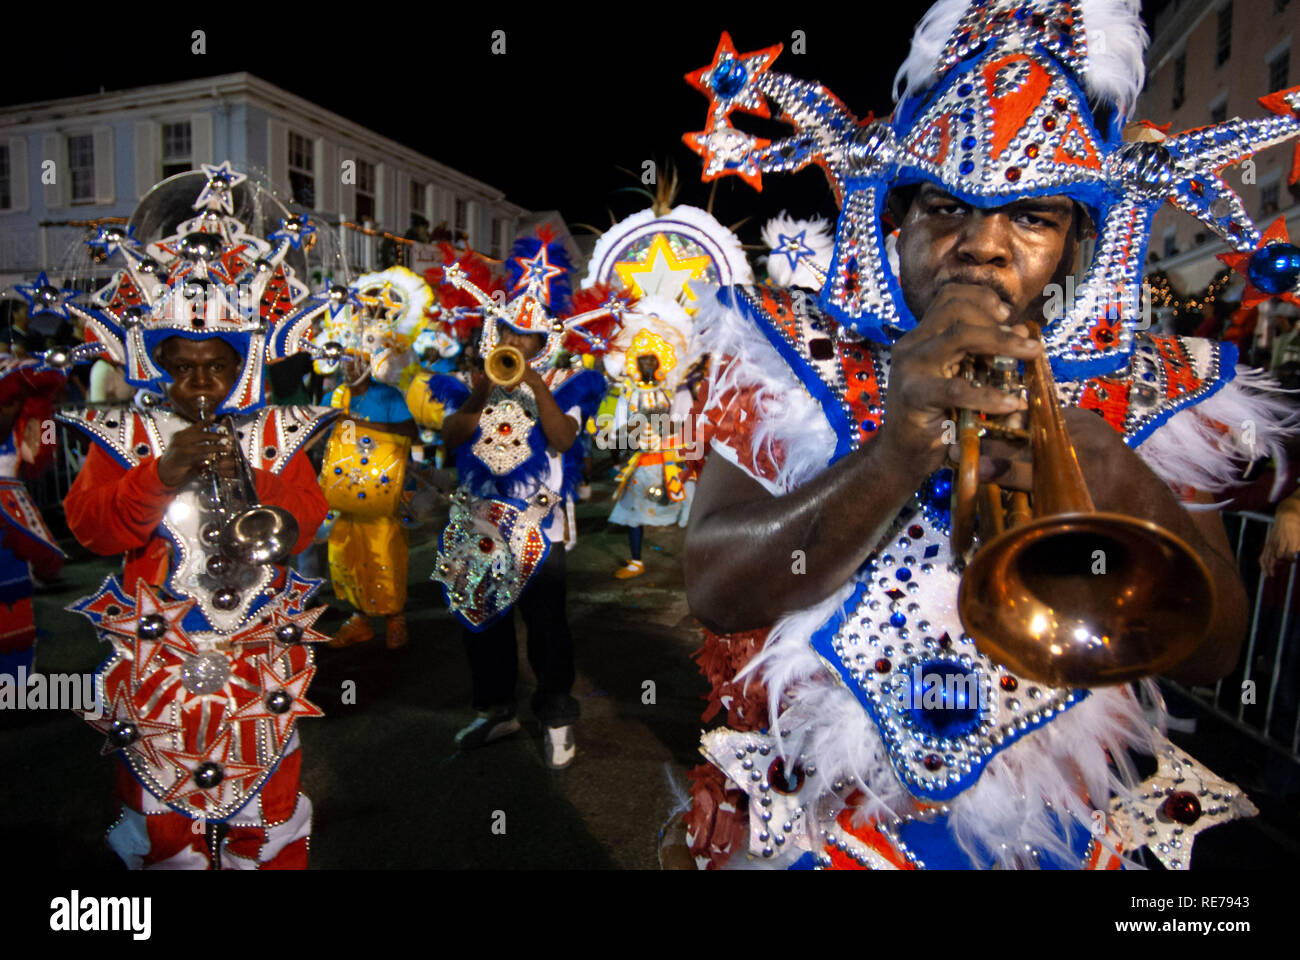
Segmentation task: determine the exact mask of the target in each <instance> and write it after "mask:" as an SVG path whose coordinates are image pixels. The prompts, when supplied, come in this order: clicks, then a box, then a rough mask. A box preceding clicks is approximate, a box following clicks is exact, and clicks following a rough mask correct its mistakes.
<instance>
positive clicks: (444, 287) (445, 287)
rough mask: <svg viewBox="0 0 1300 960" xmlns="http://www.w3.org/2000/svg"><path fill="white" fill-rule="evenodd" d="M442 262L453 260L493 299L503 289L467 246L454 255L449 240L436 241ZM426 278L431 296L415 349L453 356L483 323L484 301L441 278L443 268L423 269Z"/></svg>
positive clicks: (476, 334)
mask: <svg viewBox="0 0 1300 960" xmlns="http://www.w3.org/2000/svg"><path fill="white" fill-rule="evenodd" d="M438 250H439V252H440V254H441V256H442V262H443V263H444V264H448V263H455V264H456V266H457V267H458V268H459V269H460V270H461V271H463V272H464V274H465V276H466V278H467V279H468V280H469V281H470V282H471V283H472V284H473V285H474V286H475V287H477V288H478V289H479V290H482V291H483V292H485V293H488V294H490V295H491V296H492V298H493V299H494V300H495V298H496V297H497V295H498V294H497V291H498V290H499V289H500V291H501V295H502V296H504V293H505V291H504V289H503V288H501V287H500V281H499V280H498V278H497V276H496V275H495V273H494V272H493V270H492V264H491V263H489V262H488V261H487V260H486V259H484V258H483V257H482V256H480V255H479V254H478V253H476V252H475V251H474V250H473V249H471V248H470V247H466V248H465V252H464V253H461V254H459V255H457V252H456V249H455V248H454V247H453V246H452V245H451V244H449V243H440V244H438ZM424 277H425V280H426V281H428V283H429V285H430V286H431V287H432V288H433V294H434V300H433V303H432V304H431V305H430V307H429V308H428V309H427V310H425V313H424V319H423V320H422V321H421V323H420V326H419V327H418V329H417V330H416V335H415V347H414V348H415V352H416V354H418V355H419V356H421V357H423V356H426V355H427V353H428V351H429V350H431V349H432V350H434V351H435V352H436V353H437V354H438V356H439V357H441V358H442V359H444V360H445V359H449V358H451V357H454V356H456V355H457V354H459V353H460V352H461V350H463V349H464V347H465V345H466V344H468V343H470V342H471V341H472V340H474V339H475V338H477V337H478V336H479V335H480V334H481V332H482V327H483V305H482V304H481V303H479V301H478V300H477V299H475V298H474V296H473V295H472V294H470V293H469V292H467V291H466V290H462V289H460V288H458V287H453V286H451V285H449V284H444V283H442V282H441V277H442V268H441V267H432V268H430V269H428V270H426V271H425V272H424Z"/></svg>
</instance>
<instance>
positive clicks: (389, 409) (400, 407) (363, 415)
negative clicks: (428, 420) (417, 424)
mask: <svg viewBox="0 0 1300 960" xmlns="http://www.w3.org/2000/svg"><path fill="white" fill-rule="evenodd" d="M337 392H338V389H335V390H331V391H330V394H329V396H327V397H326V398H325V403H326V404H330V405H332V404H333V401H334V394H335V393H337ZM348 412H349V413H351V414H352V415H353V416H355V417H358V418H360V419H362V420H369V421H371V422H372V423H405V422H406V421H407V420H413V419H414V418H413V417H412V416H411V411H410V408H409V407H407V405H406V398H405V397H404V396H402V393H401V391H400V390H398V389H397V388H396V387H390V386H389V385H388V384H386V383H375V382H374V381H373V380H372V381H371V383H370V388H369V389H368V390H366V392H365V393H363V394H362V395H361V396H357V395H356V394H355V393H354V394H352V399H351V403H350V404H349V406H348Z"/></svg>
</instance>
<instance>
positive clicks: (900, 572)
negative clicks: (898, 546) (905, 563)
mask: <svg viewBox="0 0 1300 960" xmlns="http://www.w3.org/2000/svg"><path fill="white" fill-rule="evenodd" d="M894 576H896V577H898V579H899V580H904V581H907V580H911V579H912V571H911V570H909V569H907V567H899V568H898V569H897V570H896V571H894Z"/></svg>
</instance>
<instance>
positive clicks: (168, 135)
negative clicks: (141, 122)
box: [162, 120, 194, 180]
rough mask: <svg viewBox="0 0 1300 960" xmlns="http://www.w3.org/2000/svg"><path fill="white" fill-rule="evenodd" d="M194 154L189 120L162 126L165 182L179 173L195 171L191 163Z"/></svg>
mask: <svg viewBox="0 0 1300 960" xmlns="http://www.w3.org/2000/svg"><path fill="white" fill-rule="evenodd" d="M193 153H194V139H193V137H192V135H191V131H190V122H189V121H188V120H184V121H181V122H178V123H164V124H163V125H162V163H163V168H162V175H163V179H164V180H166V179H167V178H168V177H174V176H176V174H178V173H185V172H187V171H189V170H193V169H194V165H193V163H192V162H191V161H192V159H193Z"/></svg>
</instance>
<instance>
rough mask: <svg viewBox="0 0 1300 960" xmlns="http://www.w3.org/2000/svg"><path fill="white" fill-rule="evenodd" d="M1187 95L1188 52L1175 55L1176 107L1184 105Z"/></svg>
mask: <svg viewBox="0 0 1300 960" xmlns="http://www.w3.org/2000/svg"><path fill="white" fill-rule="evenodd" d="M1186 96H1187V54H1186V53H1185V52H1184V53H1180V54H1179V55H1178V56H1176V57H1174V109H1175V110H1177V109H1178V108H1179V107H1181V106H1182V105H1183V100H1184V99H1185V98H1186Z"/></svg>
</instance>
